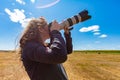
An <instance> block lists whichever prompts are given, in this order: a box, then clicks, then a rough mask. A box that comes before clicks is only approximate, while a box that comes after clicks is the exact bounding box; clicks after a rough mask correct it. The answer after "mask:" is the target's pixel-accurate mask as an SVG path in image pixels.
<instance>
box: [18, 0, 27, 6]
mask: <svg viewBox="0 0 120 80" xmlns="http://www.w3.org/2000/svg"><path fill="white" fill-rule="evenodd" d="M16 2H18V3H20V4H23V5H25V2H24V1H23V0H16Z"/></svg>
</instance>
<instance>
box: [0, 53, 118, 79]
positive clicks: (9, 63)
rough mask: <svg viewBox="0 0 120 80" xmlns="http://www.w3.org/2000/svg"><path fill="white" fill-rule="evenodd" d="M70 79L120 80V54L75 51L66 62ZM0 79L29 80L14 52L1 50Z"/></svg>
mask: <svg viewBox="0 0 120 80" xmlns="http://www.w3.org/2000/svg"><path fill="white" fill-rule="evenodd" d="M64 66H65V69H66V71H67V74H68V77H69V80H120V54H96V53H92V54H91V53H88V52H87V54H86V53H83V52H81V53H80V52H74V53H73V54H70V55H69V56H68V61H66V62H65V63H64ZM0 80H29V78H28V76H27V74H26V73H25V71H24V68H23V67H22V64H21V62H20V61H19V58H18V55H17V54H15V53H12V52H0Z"/></svg>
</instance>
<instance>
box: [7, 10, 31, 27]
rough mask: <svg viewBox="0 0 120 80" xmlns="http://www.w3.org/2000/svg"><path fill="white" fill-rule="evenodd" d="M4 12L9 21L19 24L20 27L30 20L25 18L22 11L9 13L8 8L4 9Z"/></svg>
mask: <svg viewBox="0 0 120 80" xmlns="http://www.w3.org/2000/svg"><path fill="white" fill-rule="evenodd" d="M5 12H6V13H7V14H8V15H9V18H10V19H11V21H13V22H18V23H20V24H21V26H22V27H25V26H26V25H27V23H28V22H29V21H30V20H31V19H32V18H26V16H25V14H24V12H25V11H24V10H19V9H14V10H13V12H11V11H10V10H9V9H8V8H5Z"/></svg>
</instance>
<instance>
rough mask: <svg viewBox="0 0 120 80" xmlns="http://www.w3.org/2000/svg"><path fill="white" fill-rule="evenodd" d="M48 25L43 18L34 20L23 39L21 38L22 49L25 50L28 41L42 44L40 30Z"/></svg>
mask: <svg viewBox="0 0 120 80" xmlns="http://www.w3.org/2000/svg"><path fill="white" fill-rule="evenodd" d="M45 25H47V22H46V20H45V19H44V18H43V17H41V18H39V19H32V20H31V21H30V22H29V23H28V25H27V27H26V29H25V30H24V32H23V34H22V36H21V38H20V41H19V43H20V48H23V47H24V45H25V44H26V42H28V41H35V42H40V43H41V41H42V40H41V38H40V31H39V28H40V27H42V28H44V26H45Z"/></svg>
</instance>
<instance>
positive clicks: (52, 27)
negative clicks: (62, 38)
mask: <svg viewBox="0 0 120 80" xmlns="http://www.w3.org/2000/svg"><path fill="white" fill-rule="evenodd" d="M53 30H57V31H59V30H60V25H59V24H58V22H57V21H56V20H54V21H53V22H52V25H51V28H50V31H53Z"/></svg>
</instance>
